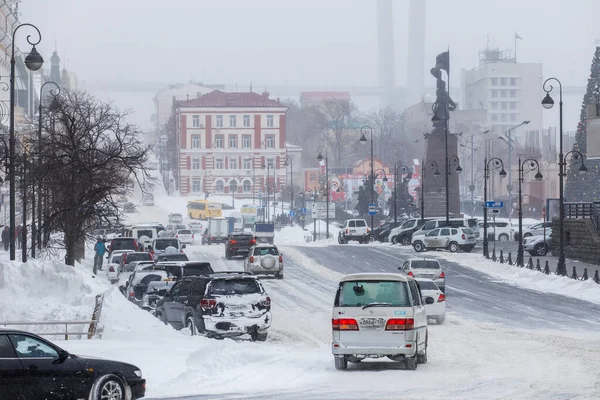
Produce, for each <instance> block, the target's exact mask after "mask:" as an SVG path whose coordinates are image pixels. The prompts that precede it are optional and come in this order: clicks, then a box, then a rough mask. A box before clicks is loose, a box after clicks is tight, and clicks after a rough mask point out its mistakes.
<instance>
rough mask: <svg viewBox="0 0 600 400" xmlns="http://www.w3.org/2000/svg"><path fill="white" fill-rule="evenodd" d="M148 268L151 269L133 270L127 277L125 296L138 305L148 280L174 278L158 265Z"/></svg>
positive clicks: (148, 282)
mask: <svg viewBox="0 0 600 400" xmlns="http://www.w3.org/2000/svg"><path fill="white" fill-rule="evenodd" d="M150 268H151V269H146V270H141V271H135V272H134V273H133V274H131V276H130V277H129V282H127V287H126V288H125V296H126V297H127V300H129V301H130V302H132V303H133V304H135V305H136V306H138V307H139V306H141V304H142V299H143V297H144V293H146V289H147V288H148V285H149V284H150V282H155V281H163V280H166V279H174V278H173V276H172V275H170V274H169V273H168V272H167V271H165V270H164V269H161V268H160V267H159V268H157V267H150Z"/></svg>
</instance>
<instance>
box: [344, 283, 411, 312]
mask: <svg viewBox="0 0 600 400" xmlns="http://www.w3.org/2000/svg"><path fill="white" fill-rule="evenodd" d="M408 290H409V289H408V285H407V284H406V282H399V281H349V282H342V283H341V284H340V287H339V289H338V296H337V297H336V306H338V307H361V306H365V305H367V304H370V303H387V304H390V306H391V307H409V306H410V300H409V297H408Z"/></svg>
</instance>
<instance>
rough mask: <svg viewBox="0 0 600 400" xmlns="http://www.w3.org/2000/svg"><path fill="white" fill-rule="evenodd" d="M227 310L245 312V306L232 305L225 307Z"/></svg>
mask: <svg viewBox="0 0 600 400" xmlns="http://www.w3.org/2000/svg"><path fill="white" fill-rule="evenodd" d="M227 309H228V310H231V311H237V310H245V309H246V306H245V305H237V306H236V305H233V306H227Z"/></svg>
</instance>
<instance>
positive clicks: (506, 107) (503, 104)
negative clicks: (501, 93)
mask: <svg viewBox="0 0 600 400" xmlns="http://www.w3.org/2000/svg"><path fill="white" fill-rule="evenodd" d="M500 108H501V109H502V110H507V109H508V102H507V101H503V102H502V103H501V107H500Z"/></svg>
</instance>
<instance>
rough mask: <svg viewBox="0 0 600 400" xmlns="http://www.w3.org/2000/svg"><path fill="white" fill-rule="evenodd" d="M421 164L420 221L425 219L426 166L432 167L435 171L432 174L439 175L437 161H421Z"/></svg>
mask: <svg viewBox="0 0 600 400" xmlns="http://www.w3.org/2000/svg"><path fill="white" fill-rule="evenodd" d="M421 165H423V170H422V171H421V223H423V222H424V221H425V196H424V194H425V176H426V172H427V167H429V168H431V169H434V168H435V172H434V173H433V176H440V169H439V167H438V163H437V162H435V161H421Z"/></svg>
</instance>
